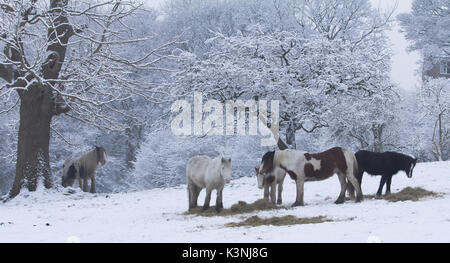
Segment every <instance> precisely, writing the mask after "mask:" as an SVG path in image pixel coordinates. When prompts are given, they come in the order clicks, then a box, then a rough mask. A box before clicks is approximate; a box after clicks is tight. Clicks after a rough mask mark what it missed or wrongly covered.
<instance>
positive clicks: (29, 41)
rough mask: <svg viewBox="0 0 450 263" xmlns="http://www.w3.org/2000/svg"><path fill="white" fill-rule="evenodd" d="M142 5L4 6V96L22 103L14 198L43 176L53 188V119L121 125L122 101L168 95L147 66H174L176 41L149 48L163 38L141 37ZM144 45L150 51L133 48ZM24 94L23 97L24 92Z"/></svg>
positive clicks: (32, 1) (116, 1)
mask: <svg viewBox="0 0 450 263" xmlns="http://www.w3.org/2000/svg"><path fill="white" fill-rule="evenodd" d="M138 12H144V9H143V5H142V3H138V2H134V1H133V0H131V1H121V0H97V1H86V2H85V1H69V0H49V1H48V2H46V1H37V0H28V1H16V0H4V1H2V3H1V4H0V19H1V20H2V23H1V25H0V48H3V53H1V55H0V78H1V79H3V80H4V81H3V83H5V85H3V86H0V99H2V100H4V101H5V102H10V103H12V106H15V105H19V104H20V126H19V133H18V147H17V163H16V175H15V180H14V184H13V187H12V189H11V191H10V197H14V196H16V195H17V194H18V193H19V192H20V189H21V188H24V187H26V188H27V189H29V190H30V191H34V190H35V189H36V188H37V185H38V182H40V181H41V178H42V179H43V183H44V185H45V187H46V188H50V187H51V186H52V180H51V170H50V165H49V140H50V132H51V123H52V118H53V117H55V116H58V115H61V114H65V115H67V116H70V117H72V118H74V119H77V120H80V121H83V122H86V123H89V124H91V125H93V126H96V127H99V128H104V129H109V130H120V129H123V128H124V126H125V125H124V124H122V123H119V122H118V121H117V119H116V116H120V115H126V114H127V113H126V112H124V111H121V110H120V109H119V107H118V104H119V102H121V101H124V100H127V99H129V98H131V97H132V96H136V95H138V96H141V97H144V98H145V99H147V100H149V101H153V102H157V101H158V100H159V99H160V98H163V97H167V95H168V94H165V93H164V91H163V90H160V89H159V88H158V87H157V86H155V85H153V84H152V83H149V81H145V80H140V79H138V78H135V76H136V75H137V74H136V73H138V72H140V71H154V70H159V71H170V69H168V68H166V67H164V66H163V64H162V62H163V61H166V60H167V59H171V58H173V57H172V56H171V55H170V53H169V50H168V49H169V48H170V47H171V45H172V44H174V43H176V41H173V42H170V43H166V44H163V45H161V46H159V47H154V48H151V49H149V50H146V49H145V48H143V47H140V46H139V45H140V44H141V43H143V42H145V41H149V40H152V39H154V38H155V37H156V36H148V37H133V34H132V32H133V28H130V27H129V26H127V19H130V18H131V17H133V16H134V15H135V14H137V13H138ZM136 47H140V48H141V50H142V52H133V54H138V56H137V55H131V56H130V55H129V54H131V52H130V50H133V49H134V48H136ZM17 95H18V96H17Z"/></svg>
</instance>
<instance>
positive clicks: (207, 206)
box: [202, 187, 212, 211]
mask: <svg viewBox="0 0 450 263" xmlns="http://www.w3.org/2000/svg"><path fill="white" fill-rule="evenodd" d="M211 192H212V189H211V188H208V187H206V197H205V204H203V208H202V211H205V210H207V209H208V208H209V203H210V201H211Z"/></svg>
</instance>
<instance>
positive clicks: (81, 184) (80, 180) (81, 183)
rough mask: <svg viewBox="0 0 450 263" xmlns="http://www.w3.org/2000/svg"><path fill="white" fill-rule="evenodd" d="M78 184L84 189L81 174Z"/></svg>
mask: <svg viewBox="0 0 450 263" xmlns="http://www.w3.org/2000/svg"><path fill="white" fill-rule="evenodd" d="M78 184H79V185H80V189H81V191H83V182H82V179H81V177H80V176H78Z"/></svg>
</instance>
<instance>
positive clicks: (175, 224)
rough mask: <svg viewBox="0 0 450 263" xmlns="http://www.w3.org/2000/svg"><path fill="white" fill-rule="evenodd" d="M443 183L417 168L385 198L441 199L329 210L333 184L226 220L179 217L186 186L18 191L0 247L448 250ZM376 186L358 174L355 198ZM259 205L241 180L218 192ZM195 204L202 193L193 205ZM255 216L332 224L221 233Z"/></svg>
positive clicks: (449, 194) (449, 216) (2, 214)
mask: <svg viewBox="0 0 450 263" xmlns="http://www.w3.org/2000/svg"><path fill="white" fill-rule="evenodd" d="M449 179H450V162H441V163H421V164H418V165H417V167H416V169H415V170H414V174H413V178H412V179H408V178H406V176H405V174H404V173H403V172H400V173H399V174H398V175H396V176H394V178H393V182H392V191H393V193H395V192H398V191H399V190H401V189H403V188H405V187H407V186H411V187H423V188H425V189H427V190H430V191H434V192H438V193H443V195H442V197H438V198H426V199H423V200H420V201H418V202H412V201H406V202H396V203H390V202H387V201H385V200H368V199H366V200H365V201H364V202H362V203H358V204H356V203H354V202H353V201H348V202H346V203H345V204H344V205H335V204H334V203H333V202H334V200H335V199H336V198H337V196H338V193H339V183H338V179H337V177H333V178H330V179H329V180H327V181H323V182H315V183H307V184H306V185H305V202H306V206H305V207H297V208H294V209H287V210H276V211H265V212H258V213H250V214H242V215H238V216H228V217H222V216H217V217H198V216H193V215H189V216H187V215H184V214H183V213H184V212H185V211H186V209H187V193H186V186H180V187H176V188H168V189H153V190H148V191H142V192H135V193H121V194H108V195H107V194H94V195H92V194H88V193H81V192H79V191H78V190H77V192H76V193H74V194H68V193H67V189H65V190H61V191H59V192H58V191H56V190H53V191H44V190H38V191H37V192H34V193H26V192H25V191H23V192H22V193H21V194H20V195H19V196H18V197H17V198H15V199H13V200H11V201H9V202H7V203H1V204H0V242H367V241H382V242H450V205H449V204H450V180H449ZM378 183H379V177H370V176H368V175H367V174H366V175H365V177H364V180H363V192H364V193H365V194H366V195H367V194H374V193H375V192H376V189H377V187H378ZM284 188H285V190H284V194H283V201H284V204H285V205H290V204H292V202H293V201H294V198H295V185H294V183H293V181H292V180H290V179H289V178H286V181H285V187H284ZM62 192H64V193H66V195H64V194H62ZM261 197H262V191H261V190H259V189H257V187H256V178H253V177H246V178H241V179H238V180H234V181H232V183H231V184H230V185H227V186H226V187H225V190H224V206H225V208H227V207H230V206H231V205H232V204H235V203H237V202H238V201H240V200H243V201H246V202H253V201H255V200H257V199H260V198H261ZM203 198H204V193H203V192H202V194H201V195H200V198H199V203H203ZM212 200H215V199H214V195H213V198H212ZM211 204H212V205H213V202H211ZM255 214H257V215H258V216H260V217H263V218H264V217H269V216H284V215H294V216H297V217H315V216H327V217H328V218H331V219H333V220H334V222H327V223H320V224H308V225H294V226H281V227H280V226H261V227H236V228H230V227H226V226H225V224H226V223H230V222H237V221H242V220H243V219H246V218H248V217H250V216H253V215H255Z"/></svg>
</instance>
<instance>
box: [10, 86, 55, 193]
mask: <svg viewBox="0 0 450 263" xmlns="http://www.w3.org/2000/svg"><path fill="white" fill-rule="evenodd" d="M20 98H21V105H20V126H19V140H18V145H17V163H16V177H15V179H14V184H13V187H12V189H11V191H10V197H14V196H16V195H18V194H19V192H20V189H22V188H27V189H28V190H30V191H35V190H36V188H37V185H38V183H40V181H42V182H43V183H44V186H45V187H46V188H50V187H51V186H52V181H51V169H50V161H49V159H50V158H49V142H50V122H51V119H52V117H53V113H54V110H53V105H54V104H53V103H52V101H51V96H50V94H49V92H48V90H47V89H45V88H44V87H40V86H37V85H36V86H33V87H31V88H29V90H28V91H22V92H20Z"/></svg>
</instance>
